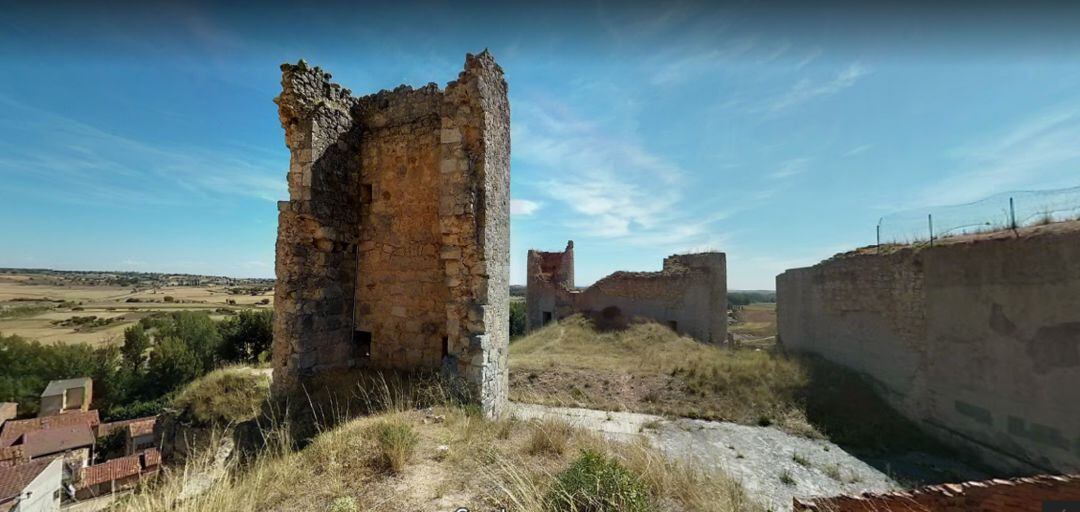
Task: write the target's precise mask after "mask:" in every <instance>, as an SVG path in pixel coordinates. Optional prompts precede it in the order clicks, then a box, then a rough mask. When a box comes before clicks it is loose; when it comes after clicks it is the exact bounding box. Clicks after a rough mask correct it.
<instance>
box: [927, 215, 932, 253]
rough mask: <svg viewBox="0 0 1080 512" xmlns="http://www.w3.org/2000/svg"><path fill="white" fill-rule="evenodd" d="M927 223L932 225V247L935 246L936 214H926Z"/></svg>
mask: <svg viewBox="0 0 1080 512" xmlns="http://www.w3.org/2000/svg"><path fill="white" fill-rule="evenodd" d="M926 222H927V223H929V224H930V247H933V246H934V214H932V213H928V214H926Z"/></svg>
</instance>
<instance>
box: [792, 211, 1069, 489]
mask: <svg viewBox="0 0 1080 512" xmlns="http://www.w3.org/2000/svg"><path fill="white" fill-rule="evenodd" d="M777 313H778V323H779V337H780V343H782V344H783V345H784V346H785V347H786V348H789V349H793V350H799V351H806V352H813V353H816V354H820V355H822V356H824V357H825V358H827V359H830V360H832V361H835V362H839V363H841V364H844V365H846V366H848V367H850V368H853V369H855V370H858V371H860V372H862V373H864V374H866V375H868V376H870V377H872V378H873V380H874V381H876V382H877V383H878V384H880V388H881V390H882V392H883V394H884V396H885V398H886V399H888V400H889V401H890V402H891V403H892V404H893V405H894V406H895V407H896V408H897V409H898V410H900V411H901V412H902V413H904V414H905V415H907V416H908V417H910V418H912V419H914V420H916V421H917V422H918V423H919V424H920V425H922V426H923V427H924V428H925V429H926V430H927V431H928V432H929V433H931V434H934V435H936V436H937V437H939V438H941V439H942V440H944V441H946V442H949V443H952V444H954V445H957V446H962V447H964V448H967V449H970V450H972V451H974V452H975V453H977V454H979V455H980V456H981V457H982V458H983V459H984V461H985V462H986V463H988V464H989V465H992V466H996V467H998V468H1000V469H1002V470H1005V471H1016V472H1021V473H1028V474H1030V473H1039V472H1075V471H1080V415H1077V410H1076V407H1075V404H1076V390H1077V389H1080V232H1077V231H1071V232H1056V233H1055V232H1050V233H1047V234H1041V235H1033V236H1021V237H1018V238H1017V237H1011V238H1004V239H989V240H976V241H970V242H963V243H953V244H941V245H938V246H935V247H930V248H911V247H908V248H902V249H899V250H896V251H895V252H891V253H888V254H873V253H857V254H848V255H841V256H837V257H835V258H833V259H830V260H827V261H825V262H822V263H820V264H818V265H815V266H813V267H809V268H802V269H793V270H788V271H787V272H784V273H783V274H781V275H780V276H778V277H777Z"/></svg>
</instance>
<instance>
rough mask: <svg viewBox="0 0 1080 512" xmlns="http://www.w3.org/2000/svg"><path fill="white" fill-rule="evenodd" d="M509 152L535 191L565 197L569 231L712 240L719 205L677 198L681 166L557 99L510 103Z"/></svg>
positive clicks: (636, 238)
mask: <svg viewBox="0 0 1080 512" xmlns="http://www.w3.org/2000/svg"><path fill="white" fill-rule="evenodd" d="M513 130H514V134H513V137H514V140H515V141H517V142H516V143H515V146H514V149H515V154H514V158H515V159H518V160H520V161H521V162H522V163H523V164H525V166H528V167H529V168H530V170H534V171H533V172H532V173H531V174H533V175H536V176H543V178H540V179H538V180H534V182H533V183H532V184H531V186H533V187H534V188H535V190H536V191H537V192H538V193H541V194H545V195H546V196H547V198H548V199H550V200H551V201H552V202H556V203H559V204H561V205H563V206H564V207H565V208H566V209H568V210H569V211H570V212H572V213H573V215H568V216H565V220H564V222H565V224H566V226H567V228H568V229H569V230H571V231H573V232H575V233H582V234H584V235H586V236H595V237H600V238H607V239H617V240H618V241H619V242H620V243H625V244H629V245H649V244H664V245H668V246H677V247H681V246H686V245H696V244H703V243H711V242H716V241H717V239H716V237H715V235H713V234H712V230H711V229H710V225H711V224H712V223H713V222H716V221H717V220H719V219H720V218H723V217H724V216H725V214H724V213H722V212H714V213H712V214H710V215H694V214H693V212H691V211H689V210H690V209H691V208H688V206H687V205H686V204H684V203H683V202H682V201H683V187H684V182H685V175H686V172H685V171H684V170H683V169H682V168H680V167H679V166H678V165H676V164H675V163H672V162H671V161H668V160H666V159H664V158H662V157H660V156H658V155H656V154H654V153H652V152H650V151H649V150H648V149H647V148H645V147H644V146H643V145H641V144H639V143H637V142H636V141H633V140H627V139H625V138H619V137H613V136H611V135H610V134H609V132H608V131H606V130H604V129H603V128H602V127H600V126H597V125H595V124H594V123H592V122H590V121H588V120H586V119H583V118H580V117H578V116H575V115H574V114H573V113H571V112H570V111H569V109H567V108H566V106H565V105H561V104H545V105H544V106H543V107H541V106H539V105H537V104H535V103H529V102H523V101H518V102H517V103H516V110H515V119H514V125H513Z"/></svg>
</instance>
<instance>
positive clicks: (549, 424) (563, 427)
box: [525, 421, 574, 456]
mask: <svg viewBox="0 0 1080 512" xmlns="http://www.w3.org/2000/svg"><path fill="white" fill-rule="evenodd" d="M530 430H531V432H530V434H529V440H528V443H527V444H526V445H525V451H526V452H527V453H528V454H529V455H551V456H559V455H562V454H563V452H565V451H566V446H567V445H568V444H569V443H570V439H571V438H572V437H573V435H574V428H573V427H571V426H570V425H567V424H566V423H563V422H561V421H537V422H534V423H532V424H531V425H530Z"/></svg>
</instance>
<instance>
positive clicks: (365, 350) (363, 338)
mask: <svg viewBox="0 0 1080 512" xmlns="http://www.w3.org/2000/svg"><path fill="white" fill-rule="evenodd" d="M353 354H354V355H355V357H356V358H357V359H370V358H371V333H370V332H368V331H354V332H353Z"/></svg>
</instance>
